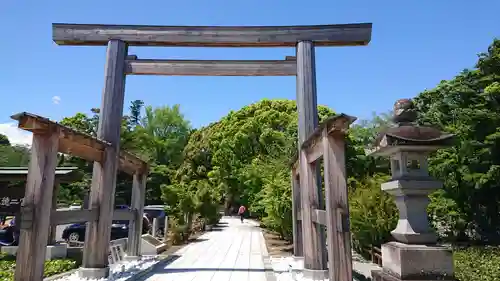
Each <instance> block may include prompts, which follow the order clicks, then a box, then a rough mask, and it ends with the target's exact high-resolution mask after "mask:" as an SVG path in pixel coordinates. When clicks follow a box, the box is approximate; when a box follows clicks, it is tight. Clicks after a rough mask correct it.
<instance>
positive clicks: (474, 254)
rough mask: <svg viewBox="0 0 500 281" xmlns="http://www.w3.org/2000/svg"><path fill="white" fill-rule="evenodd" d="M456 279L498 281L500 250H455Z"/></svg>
mask: <svg viewBox="0 0 500 281" xmlns="http://www.w3.org/2000/svg"><path fill="white" fill-rule="evenodd" d="M453 258H454V261H455V277H456V278H457V279H458V280H459V281H497V280H499V278H500V248H498V247H471V248H465V249H455V250H454V253H453Z"/></svg>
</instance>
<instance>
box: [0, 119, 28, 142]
mask: <svg viewBox="0 0 500 281" xmlns="http://www.w3.org/2000/svg"><path fill="white" fill-rule="evenodd" d="M0 134H3V135H6V136H7V137H8V138H9V141H10V143H11V144H20V145H28V146H31V140H32V136H31V133H29V132H26V131H23V130H21V129H19V128H17V123H0Z"/></svg>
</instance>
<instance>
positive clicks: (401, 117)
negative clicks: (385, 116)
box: [371, 99, 454, 156]
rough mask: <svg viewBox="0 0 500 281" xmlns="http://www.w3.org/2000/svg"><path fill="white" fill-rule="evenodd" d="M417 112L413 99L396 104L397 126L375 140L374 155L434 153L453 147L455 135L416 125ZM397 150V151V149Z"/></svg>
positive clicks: (394, 119) (394, 117)
mask: <svg viewBox="0 0 500 281" xmlns="http://www.w3.org/2000/svg"><path fill="white" fill-rule="evenodd" d="M416 119H417V110H416V108H415V105H414V103H413V101H412V100H411V99H400V100H397V101H396V103H395V104H394V115H393V117H392V121H393V122H394V123H395V126H393V127H390V128H388V129H386V130H384V131H383V132H381V133H380V134H379V135H378V137H377V138H376V140H375V151H374V152H373V153H371V154H372V155H378V156H385V155H390V154H393V153H396V152H397V151H414V152H424V151H428V152H430V151H434V150H437V149H439V148H442V147H446V146H449V145H451V142H452V141H453V138H454V135H453V134H447V133H444V132H442V131H441V130H439V129H436V128H432V127H428V126H419V125H418V124H416ZM396 148H397V149H396Z"/></svg>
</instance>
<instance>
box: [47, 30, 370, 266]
mask: <svg viewBox="0 0 500 281" xmlns="http://www.w3.org/2000/svg"><path fill="white" fill-rule="evenodd" d="M52 29H53V40H54V42H56V43H57V44H58V45H75V46H82V45H87V46H108V52H107V61H106V78H105V87H104V92H103V102H102V106H101V119H100V123H99V127H100V128H99V130H100V132H99V133H98V135H99V137H100V138H103V139H104V140H105V141H108V142H110V143H111V144H112V146H113V147H112V148H111V149H109V150H108V151H107V152H106V155H107V157H106V158H107V159H114V158H113V157H114V155H115V154H116V151H117V150H118V148H119V147H118V142H119V130H120V124H119V120H120V119H121V114H122V111H123V93H124V85H125V75H126V74H136V75H200V76H222V75H224V76H282V75H295V74H296V75H297V108H298V111H299V129H298V130H299V145H300V144H301V143H303V141H304V140H305V139H306V138H307V137H308V136H309V135H310V134H311V133H312V132H313V130H314V128H315V127H316V126H317V125H318V113H317V101H316V95H317V94H316V71H315V58H314V47H316V46H364V45H367V44H368V43H369V42H370V40H371V30H372V24H371V23H361V24H334V25H309V26H196V27H193V26H139V25H101V24H97V25H94V24H61V23H56V24H53V25H52ZM127 46H165V47H166V46H177V47H180V46H186V47H296V48H297V59H296V63H295V62H294V61H290V60H285V61H192V60H191V61H187V60H177V61H173V60H137V59H136V58H130V59H129V58H127ZM104 120H105V121H104ZM102 127H104V128H102ZM108 156H109V157H108ZM300 161H303V160H302V159H300ZM108 162H109V163H108ZM111 162H114V160H109V161H106V162H105V163H104V164H103V165H102V166H101V165H99V164H96V165H95V167H94V178H97V177H102V179H103V180H102V183H103V184H104V186H103V190H106V192H105V193H104V194H100V193H98V192H97V190H99V188H97V186H96V184H94V183H93V185H92V190H93V191H92V195H91V198H92V199H91V205H92V208H96V209H98V210H100V211H99V212H100V214H99V215H100V217H101V216H102V218H103V219H102V221H101V220H100V221H99V222H96V223H93V224H92V225H91V227H89V228H88V229H87V234H86V237H87V239H88V241H93V242H94V243H93V244H95V245H102V246H104V245H105V243H104V237H109V223H110V213H111V210H110V206H111V205H112V202H113V194H114V189H115V182H114V180H112V178H114V175H115V174H116V168H115V164H113V163H111ZM315 170H316V171H315V174H316V175H319V171H318V169H315ZM302 181H303V180H302V179H301V184H300V188H298V185H295V186H296V188H294V190H293V198H294V200H293V202H294V206H293V209H294V210H293V215H294V249H295V251H296V252H295V255H302V254H303V255H304V265H305V268H306V269H310V270H325V269H326V262H325V259H326V251H325V246H324V234H323V233H322V231H321V229H320V226H318V225H315V223H314V221H313V212H312V211H311V210H313V209H317V208H319V207H321V205H322V200H320V197H319V195H320V194H321V193H320V192H319V191H318V186H319V185H320V178H319V177H318V176H316V177H315V178H314V177H313V178H311V180H310V181H307V182H305V181H303V182H302ZM298 193H300V196H299V195H298ZM299 197H300V198H301V199H302V200H301V206H302V209H303V211H302V214H301V221H302V223H301V227H298V225H297V223H298V220H299V217H298V211H297V209H298V206H297V198H299ZM301 232H303V233H302V235H301ZM300 249H302V251H300ZM93 251H94V253H90V254H88V255H86V256H85V257H84V267H87V268H93V269H95V270H100V269H101V271H102V273H105V272H106V271H105V268H106V265H107V260H106V259H105V248H102V247H99V248H97V249H93ZM316 253H320V255H319V256H318V255H317V254H316ZM104 275H106V274H104ZM89 276H92V275H89Z"/></svg>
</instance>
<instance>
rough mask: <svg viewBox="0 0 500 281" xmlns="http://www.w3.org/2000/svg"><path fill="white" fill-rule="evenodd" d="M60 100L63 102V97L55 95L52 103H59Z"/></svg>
mask: <svg viewBox="0 0 500 281" xmlns="http://www.w3.org/2000/svg"><path fill="white" fill-rule="evenodd" d="M60 102H61V97H60V96H53V97H52V103H54V104H59V103H60Z"/></svg>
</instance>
